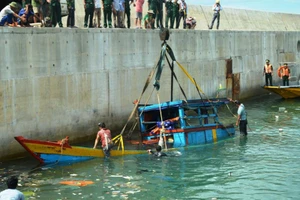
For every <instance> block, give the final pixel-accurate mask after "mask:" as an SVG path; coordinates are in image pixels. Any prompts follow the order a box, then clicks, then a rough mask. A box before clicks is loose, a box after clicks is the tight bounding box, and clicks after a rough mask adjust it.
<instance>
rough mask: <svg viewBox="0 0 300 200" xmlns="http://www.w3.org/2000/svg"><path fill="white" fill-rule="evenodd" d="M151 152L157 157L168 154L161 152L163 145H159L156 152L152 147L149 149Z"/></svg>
mask: <svg viewBox="0 0 300 200" xmlns="http://www.w3.org/2000/svg"><path fill="white" fill-rule="evenodd" d="M148 152H149V154H152V155H153V156H155V157H162V156H167V154H165V153H163V152H161V146H160V145H157V147H156V152H153V151H152V150H151V149H148Z"/></svg>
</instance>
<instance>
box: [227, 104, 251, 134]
mask: <svg viewBox="0 0 300 200" xmlns="http://www.w3.org/2000/svg"><path fill="white" fill-rule="evenodd" d="M229 100H230V101H232V102H233V103H235V104H236V105H237V106H238V110H237V114H238V116H237V120H236V123H235V125H236V126H239V127H240V134H241V135H244V136H247V134H248V133H247V124H248V122H247V113H246V109H245V106H244V104H242V103H241V102H239V101H237V100H235V101H233V100H232V99H229Z"/></svg>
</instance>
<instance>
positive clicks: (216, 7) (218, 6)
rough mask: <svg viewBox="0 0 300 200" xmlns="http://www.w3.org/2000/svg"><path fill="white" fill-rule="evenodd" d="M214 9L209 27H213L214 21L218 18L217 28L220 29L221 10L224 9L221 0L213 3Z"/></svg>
mask: <svg viewBox="0 0 300 200" xmlns="http://www.w3.org/2000/svg"><path fill="white" fill-rule="evenodd" d="M212 10H213V11H214V15H213V18H212V21H211V25H210V26H209V27H208V28H209V29H212V28H213V26H214V22H215V20H216V19H217V20H218V21H217V29H219V25H220V11H221V10H222V6H221V4H220V0H216V3H215V4H214V5H213V8H212Z"/></svg>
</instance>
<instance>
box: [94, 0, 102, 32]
mask: <svg viewBox="0 0 300 200" xmlns="http://www.w3.org/2000/svg"><path fill="white" fill-rule="evenodd" d="M94 27H98V28H102V26H101V3H100V0H95V14H94Z"/></svg>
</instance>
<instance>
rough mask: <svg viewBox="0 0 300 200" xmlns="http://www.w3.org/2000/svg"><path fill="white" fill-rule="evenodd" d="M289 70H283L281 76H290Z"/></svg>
mask: <svg viewBox="0 0 300 200" xmlns="http://www.w3.org/2000/svg"><path fill="white" fill-rule="evenodd" d="M289 71H290V70H289V68H283V69H282V73H281V76H290V72H289Z"/></svg>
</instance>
